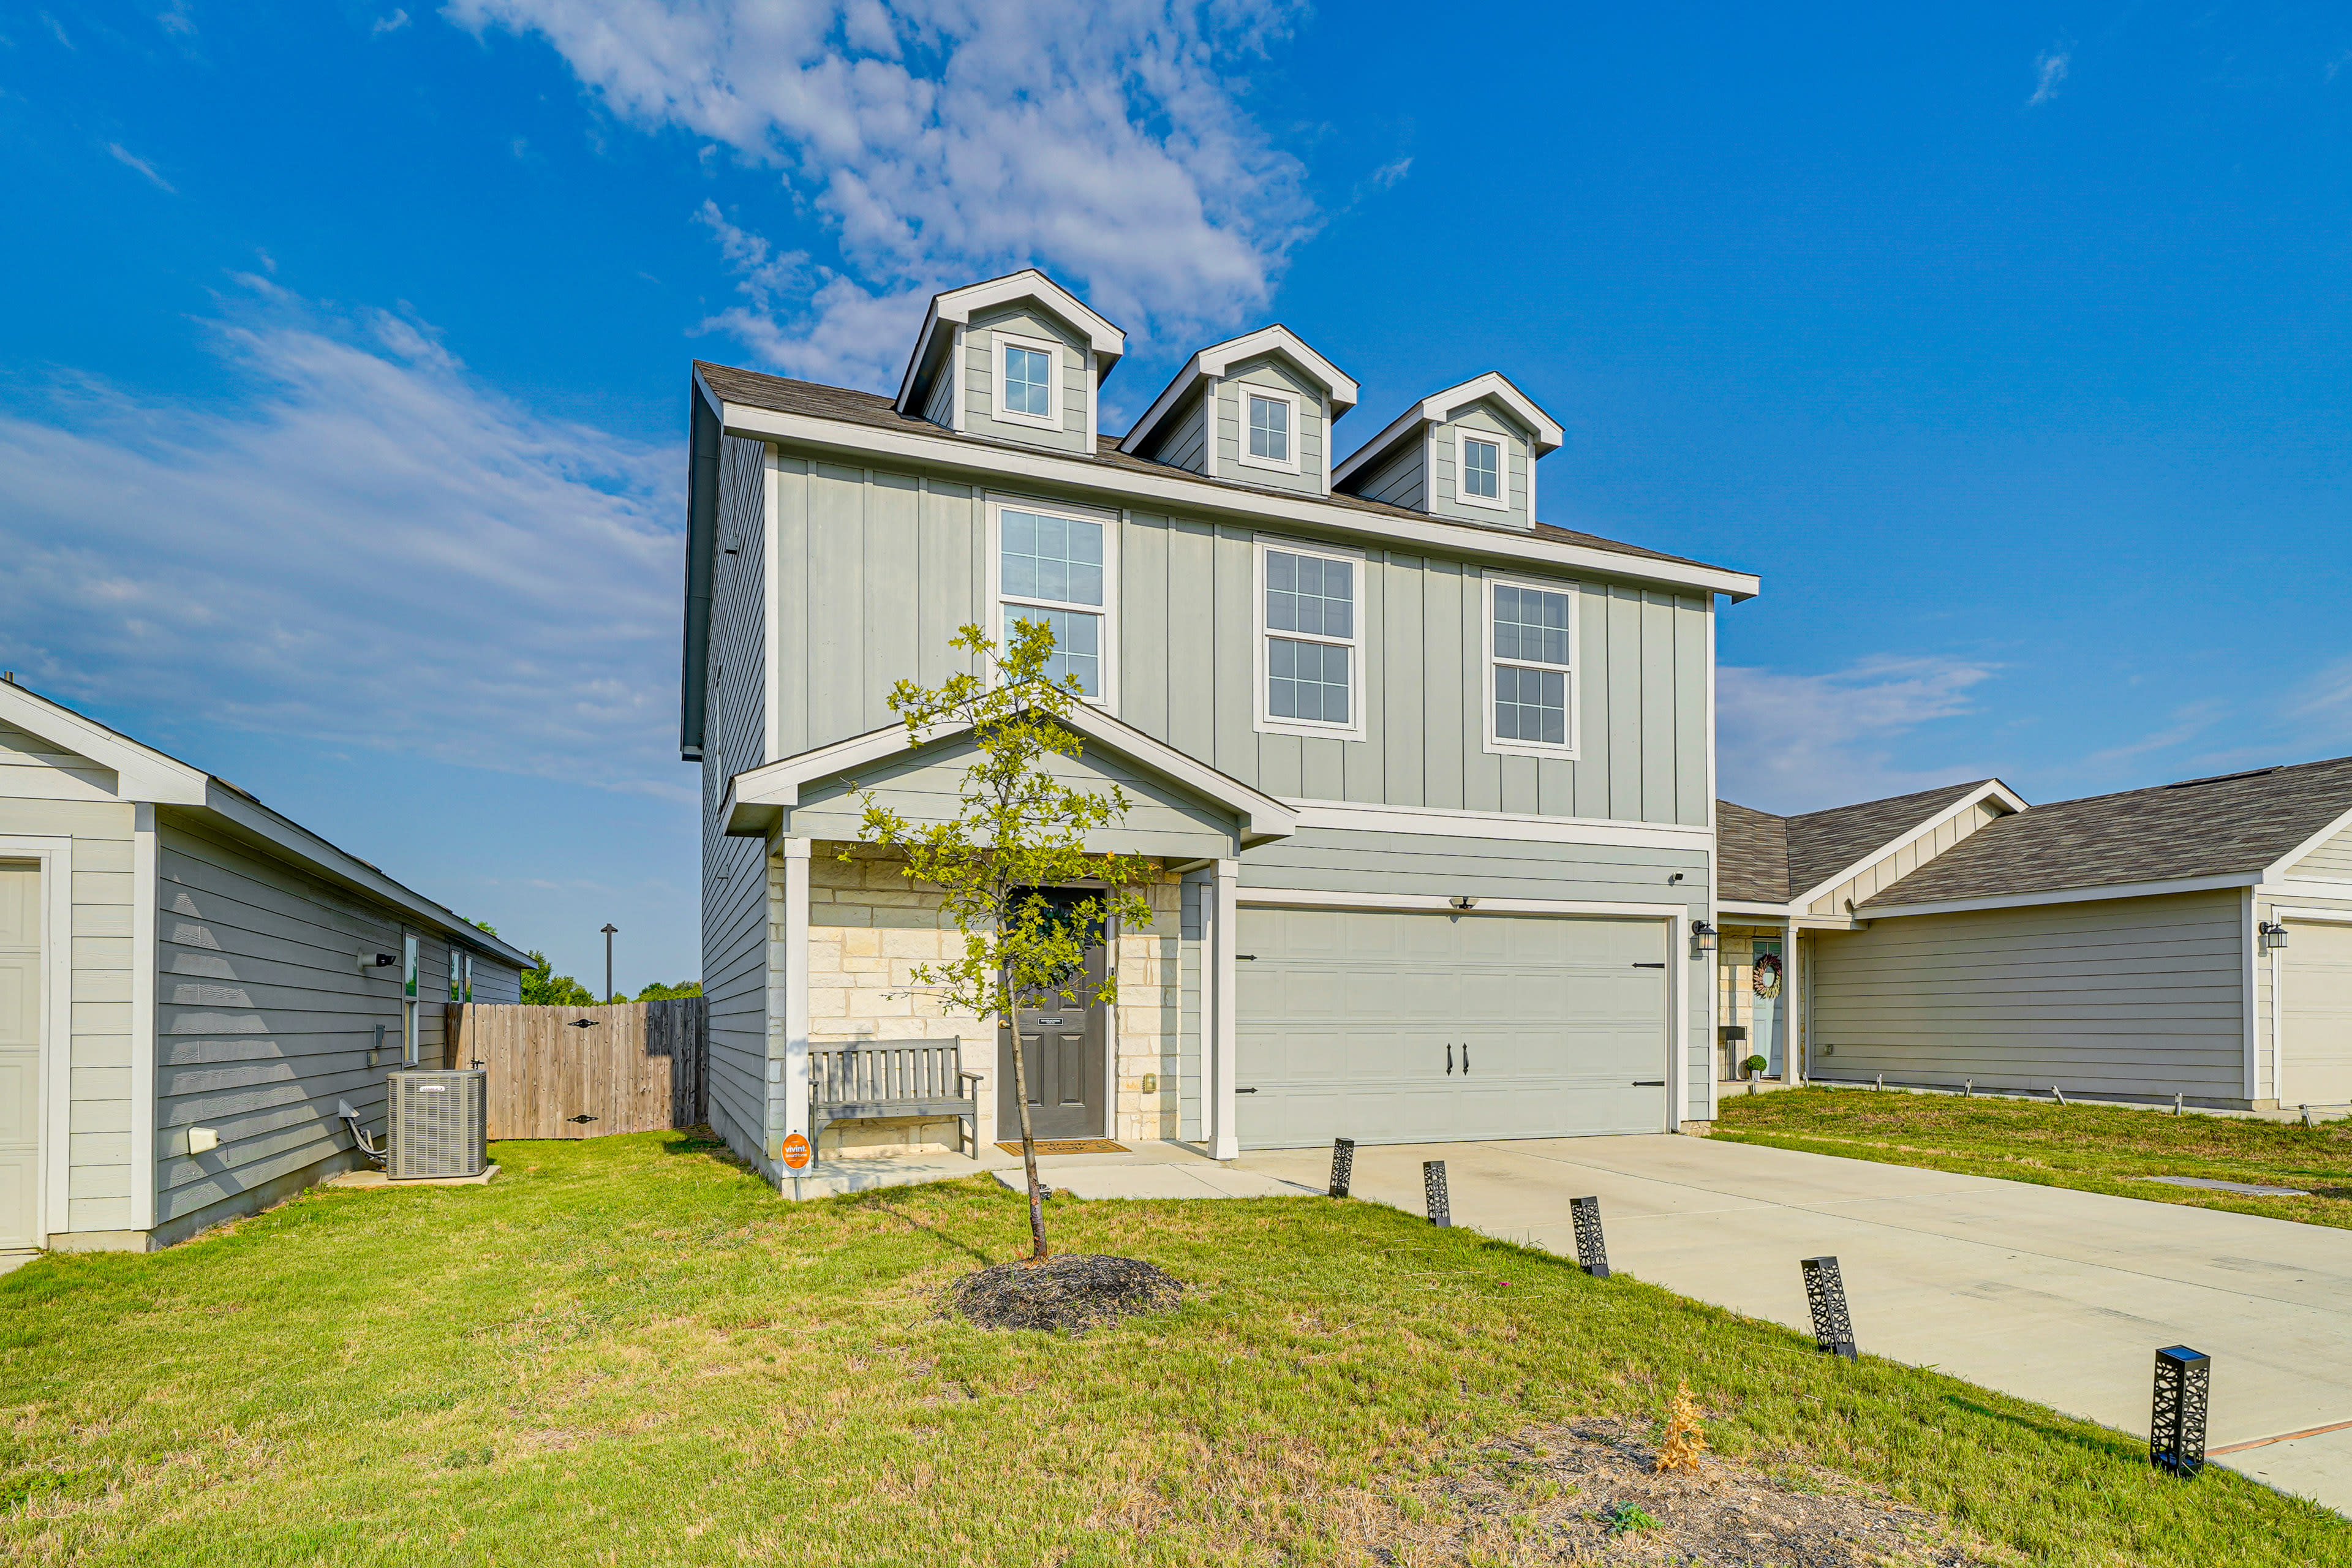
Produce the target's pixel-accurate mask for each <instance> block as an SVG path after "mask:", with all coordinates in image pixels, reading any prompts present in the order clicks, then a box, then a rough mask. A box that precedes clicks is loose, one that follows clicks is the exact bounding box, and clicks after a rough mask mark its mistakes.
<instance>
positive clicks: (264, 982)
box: [153, 818, 520, 1234]
mask: <svg viewBox="0 0 2352 1568" xmlns="http://www.w3.org/2000/svg"><path fill="white" fill-rule="evenodd" d="M156 879H157V905H156V921H155V947H156V984H155V1015H156V1025H155V1074H156V1086H155V1127H154V1130H153V1136H154V1138H155V1184H156V1200H155V1223H156V1226H157V1227H158V1229H159V1230H168V1231H169V1232H171V1233H173V1234H184V1233H185V1232H187V1231H189V1230H192V1229H197V1228H202V1227H203V1226H205V1225H206V1224H208V1223H211V1222H212V1221H213V1219H215V1217H226V1214H228V1213H235V1212H241V1210H242V1209H243V1208H246V1207H249V1206H251V1205H250V1201H249V1200H248V1201H246V1202H242V1203H241V1202H240V1200H245V1199H247V1197H248V1194H253V1193H255V1191H256V1190H257V1189H260V1188H264V1187H266V1186H268V1184H270V1183H273V1182H277V1181H279V1180H280V1179H282V1178H287V1177H290V1176H296V1175H299V1174H300V1173H305V1172H308V1171H310V1170H311V1168H313V1167H320V1168H321V1173H325V1169H324V1168H326V1167H329V1166H330V1165H331V1167H332V1168H335V1169H341V1168H345V1167H347V1166H349V1165H350V1164H351V1163H353V1160H352V1155H351V1140H350V1137H349V1135H348V1134H347V1133H346V1132H345V1131H343V1128H342V1126H341V1122H340V1121H338V1120H337V1118H336V1114H335V1109H336V1102H337V1101H338V1100H350V1101H351V1103H352V1107H353V1109H355V1110H358V1111H359V1112H360V1113H361V1115H362V1117H364V1118H365V1119H367V1120H368V1121H370V1122H371V1123H373V1125H374V1126H375V1127H376V1128H378V1129H379V1130H381V1129H382V1127H383V1113H384V1074H385V1073H387V1072H389V1071H391V1070H393V1069H394V1068H396V1067H398V1066H399V1065H400V1064H399V1059H398V1055H397V1048H398V1047H399V1046H400V1045H401V1041H402V1030H403V1010H404V1009H403V1003H404V997H403V995H402V993H401V987H400V984H399V982H398V979H397V976H398V974H399V970H398V969H397V968H396V967H394V968H388V969H382V970H376V971H374V972H373V973H366V974H362V973H360V971H359V964H358V959H359V956H360V954H362V952H366V953H371V954H373V953H375V952H391V953H395V954H397V953H398V952H400V951H401V945H402V939H403V936H404V932H405V931H415V928H414V927H413V926H404V922H403V921H402V919H401V917H400V915H399V913H398V911H396V910H389V909H384V908H381V907H378V906H375V905H373V904H371V903H369V902H367V901H365V900H361V899H359V898H357V897H355V896H354V895H352V894H350V893H347V892H344V891H342V890H341V889H336V888H334V887H331V886H330V885H329V884H327V883H325V882H323V881H321V880H320V879H317V878H315V877H313V876H311V875H310V874H309V873H307V872H305V871H303V870H301V869H299V868H296V867H293V866H291V865H289V864H287V863H285V862H282V861H278V860H277V859H274V858H268V857H264V856H261V855H259V854H257V853H254V852H252V851H250V850H248V849H246V848H243V847H238V846H236V845H234V844H231V843H228V842H226V840H223V839H218V838H215V837H209V836H207V835H205V834H204V833H203V832H201V831H198V830H197V829H195V828H194V827H193V826H190V825H187V824H184V823H179V822H174V821H172V820H170V819H168V818H167V819H166V820H164V821H163V822H162V823H160V824H159V825H158V834H157V855H156ZM416 935H417V947H418V984H417V992H418V1006H417V1024H418V1060H419V1061H420V1062H421V1063H422V1064H423V1065H425V1066H428V1067H437V1066H441V1065H444V1064H445V1063H446V1049H445V1044H444V1041H445V1028H444V1024H445V1020H446V1011H445V1009H446V1005H447V1002H448V973H449V970H448V955H449V948H448V944H447V942H446V939H445V938H444V937H442V936H440V935H439V934H437V933H436V932H433V931H416ZM474 968H475V987H476V996H477V999H478V1000H481V1001H491V1000H497V999H499V997H501V996H503V995H512V994H519V990H520V984H519V977H518V976H516V974H515V973H514V971H513V970H511V969H510V968H509V967H508V966H506V965H505V964H502V963H494V962H492V961H490V960H488V959H487V958H485V957H482V956H477V957H476V959H475V961H474ZM379 1025H381V1026H383V1031H384V1036H383V1039H384V1045H385V1047H386V1049H385V1051H384V1053H383V1056H382V1057H381V1058H378V1057H376V1056H375V1053H374V1049H373V1047H374V1043H375V1029H376V1026H379ZM199 1126H200V1127H205V1128H209V1129H211V1130H212V1131H214V1132H215V1133H216V1134H217V1135H218V1138H219V1147H217V1148H216V1149H215V1150H212V1151H210V1152H205V1153H201V1154H191V1153H189V1152H187V1130H188V1129H189V1128H190V1127H199ZM215 1209H217V1210H220V1211H222V1213H221V1214H220V1215H213V1214H208V1213H207V1212H206V1211H208V1210H215Z"/></svg>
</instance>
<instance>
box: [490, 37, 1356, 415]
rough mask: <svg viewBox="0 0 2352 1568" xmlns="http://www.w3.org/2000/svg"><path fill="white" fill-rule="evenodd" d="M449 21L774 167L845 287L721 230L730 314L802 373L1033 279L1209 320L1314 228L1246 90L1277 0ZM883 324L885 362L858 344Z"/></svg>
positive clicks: (1262, 293) (1216, 319)
mask: <svg viewBox="0 0 2352 1568" xmlns="http://www.w3.org/2000/svg"><path fill="white" fill-rule="evenodd" d="M444 14H445V15H446V16H449V17H450V18H451V19H452V20H453V21H455V22H457V24H459V25H460V26H466V27H468V28H471V29H473V30H475V31H477V32H479V31H481V30H484V29H486V28H489V27H502V28H506V29H509V30H511V31H514V32H518V33H537V34H539V35H540V36H541V37H545V38H546V39H547V40H548V41H549V42H550V43H551V45H552V46H553V47H555V48H556V49H557V50H558V51H559V52H560V53H561V54H562V56H563V57H564V58H565V59H566V60H567V61H568V62H569V63H570V64H571V66H572V69H573V71H574V72H575V73H576V74H577V75H578V76H579V78H580V79H581V80H582V81H583V83H585V84H586V85H587V86H588V87H589V88H590V89H592V90H593V92H594V93H596V94H597V96H598V97H599V98H600V99H601V100H602V101H603V102H604V104H605V105H606V106H607V107H608V108H609V109H610V110H612V111H613V112H614V114H615V115H617V116H619V117H620V118H622V119H624V120H625V121H633V122H635V123H636V124H639V125H641V126H644V127H646V128H648V129H656V128H662V127H677V128H682V129H684V130H687V131H688V132H692V133H693V134H695V135H697V136H700V137H704V138H707V139H709V141H710V142H716V143H718V144H719V145H722V146H724V147H726V148H728V149H730V150H731V151H732V152H733V153H735V154H736V155H737V156H738V157H740V158H741V159H744V160H747V161H749V162H751V163H757V164H761V165H767V166H772V167H775V168H778V169H780V170H782V172H783V174H784V176H785V179H786V181H787V183H788V184H790V185H791V186H792V187H793V192H794V194H795V195H796V196H804V197H805V199H806V200H808V201H809V202H810V203H811V204H813V205H814V210H815V211H816V212H817V213H818V214H819V215H820V216H821V217H822V218H823V219H824V221H825V222H826V223H827V224H828V225H829V226H830V227H831V229H832V231H833V233H834V234H835V237H836V238H837V241H838V244H839V247H840V250H841V254H842V257H843V259H844V261H845V266H846V268H847V275H845V274H844V273H843V272H840V271H829V270H826V269H824V268H809V267H807V266H806V265H805V262H804V261H798V262H795V266H797V267H798V268H800V270H798V271H797V272H795V273H793V274H792V275H791V276H789V277H785V276H784V275H781V274H772V273H767V274H763V273H762V270H761V269H762V268H766V267H769V266H771V265H772V263H771V262H770V261H769V259H768V258H767V257H766V255H765V250H764V242H762V245H761V250H760V252H759V254H757V255H756V256H754V255H752V254H751V250H750V247H748V246H746V245H745V244H743V243H741V241H743V240H750V239H753V238H756V236H754V235H751V234H750V233H748V232H747V231H746V230H742V229H737V230H734V231H733V232H734V234H735V235H736V236H738V237H739V239H738V240H737V241H735V242H730V239H729V236H728V234H727V233H726V232H724V231H721V232H720V239H721V243H722V245H723V246H726V247H727V253H728V255H729V256H730V261H731V263H732V264H733V265H735V266H736V267H737V268H738V270H739V278H740V280H741V282H742V284H743V289H744V294H745V303H744V304H743V305H741V306H740V307H738V308H737V310H736V311H734V312H731V313H730V314H728V315H726V316H723V317H721V318H719V320H721V321H724V322H725V323H726V324H728V325H729V326H730V327H733V328H734V329H735V330H737V331H742V332H744V333H745V334H746V336H747V338H748V339H749V340H750V341H751V342H752V343H753V346H755V347H757V348H758V349H759V350H760V351H761V353H763V354H764V355H766V356H767V357H768V358H769V359H770V361H771V362H772V363H775V364H776V365H777V366H778V367H779V368H782V369H785V370H788V371H791V372H793V374H802V375H810V376H818V377H824V378H826V379H852V380H856V381H859V382H862V383H864V384H868V385H880V384H887V382H888V381H889V380H892V379H895V376H896V373H897V370H898V364H897V360H898V356H899V355H901V354H903V353H905V345H906V333H905V332H904V331H899V329H900V328H901V327H902V326H908V325H910V322H909V321H908V301H910V300H913V301H918V302H919V300H921V299H922V298H923V297H925V296H927V295H929V293H930V292H931V291H933V290H934V289H938V288H940V287H943V286H952V285H953V284H956V283H961V282H965V281H970V280H971V279H977V278H981V277H985V276H988V275H990V274H992V273H995V272H1002V271H1008V270H1012V269H1013V268H1018V267H1022V266H1026V265H1031V264H1034V265H1037V266H1040V267H1043V268H1046V269H1047V270H1049V271H1051V272H1053V273H1054V274H1055V276H1057V277H1060V278H1062V279H1064V280H1066V281H1067V282H1069V283H1070V284H1071V285H1072V286H1073V287H1076V288H1081V289H1084V290H1085V291H1086V292H1087V296H1088V299H1089V302H1090V303H1092V304H1093V305H1094V306H1095V307H1096V308H1097V310H1102V311H1103V312H1104V313H1105V314H1107V315H1108V316H1110V317H1111V318H1112V319H1113V320H1115V321H1119V322H1120V323H1121V324H1122V325H1124V326H1126V327H1127V328H1129V330H1130V331H1135V332H1138V333H1139V334H1144V335H1147V336H1148V335H1151V334H1154V333H1160V334H1172V333H1176V332H1181V331H1191V330H1192V329H1194V328H1195V327H1197V326H1199V325H1201V324H1203V323H1216V324H1220V325H1222V324H1223V323H1226V322H1229V321H1233V320H1234V319H1236V318H1237V317H1239V316H1240V315H1241V314H1242V313H1243V312H1244V311H1245V310H1250V309H1253V308H1255V307H1256V306H1258V305H1260V304H1262V303H1263V302H1264V301H1265V300H1266V299H1267V298H1268V296H1269V294H1270V292H1271V289H1272V287H1273V284H1274V281H1275V279H1276V276H1277V275H1278V274H1279V272H1280V270H1281V268H1282V266H1283V264H1284V262H1285V260H1286V258H1287V256H1288V254H1289V252H1290V250H1291V249H1292V247H1295V246H1296V245H1297V243H1298V241H1299V240H1300V239H1302V238H1303V237H1305V236H1306V234H1307V232H1308V229H1309V224H1310V219H1311V209H1310V206H1309V204H1308V202H1307V198H1306V196H1305V195H1304V193H1303V191H1302V189H1301V184H1300V182H1301V177H1302V173H1303V172H1302V170H1301V169H1300V167H1299V165H1298V163H1297V161H1296V160H1294V159H1292V158H1290V157H1289V156H1288V155H1286V154H1285V153H1281V152H1279V151H1277V150H1276V149H1275V148H1274V147H1273V146H1272V144H1271V143H1270V142H1268V141H1267V139H1266V137H1265V134H1264V133H1263V132H1262V131H1261V130H1260V129H1259V128H1258V127H1257V126H1256V125H1255V123H1254V122H1253V121H1251V119H1250V118H1249V116H1248V115H1247V114H1246V113H1245V112H1244V110H1243V108H1242V105H1241V101H1240V99H1239V97H1238V96H1237V92H1236V84H1237V83H1242V82H1244V80H1245V76H1246V66H1247V60H1248V58H1249V57H1250V56H1251V55H1252V54H1253V53H1255V51H1258V50H1261V49H1263V48H1264V47H1265V45H1266V44H1267V43H1268V42H1269V41H1270V40H1272V39H1273V38H1275V37H1278V36H1279V35H1280V34H1281V33H1282V31H1283V29H1284V28H1285V26H1286V20H1287V16H1288V8H1287V6H1286V5H1285V4H1284V3H1283V0H1224V3H1223V4H1221V5H1216V6H1213V7H1202V6H1195V5H1185V4H1183V3H1181V0H988V3H974V0H894V3H891V4H884V3H882V0H782V3H769V4H751V3H749V0H740V3H739V0H452V3H451V4H450V5H448V6H447V7H446V11H445V13H444ZM705 221H709V218H708V216H706V219H705ZM753 227H756V225H753ZM916 308H917V309H918V310H919V303H918V304H917V306H916ZM836 318H839V320H840V321H841V322H842V323H844V324H840V325H836V324H835V323H836ZM758 320H764V321H766V322H767V323H768V329H767V331H765V333H764V334H761V333H758V332H755V331H753V329H752V326H751V323H752V322H754V321H758ZM886 326H887V328H888V329H889V330H890V331H891V332H892V333H893V334H894V335H893V337H892V340H891V341H890V342H888V343H887V352H886V349H885V347H884V345H882V344H879V343H877V342H873V341H871V340H870V338H869V337H868V336H867V333H868V332H869V331H879V330H881V329H883V328H884V327H886Z"/></svg>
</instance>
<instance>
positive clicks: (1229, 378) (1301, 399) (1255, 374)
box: [1215, 357, 1328, 496]
mask: <svg viewBox="0 0 2352 1568" xmlns="http://www.w3.org/2000/svg"><path fill="white" fill-rule="evenodd" d="M1253 386H1259V387H1265V388H1266V389H1268V390H1269V391H1275V392H1287V393H1289V394H1291V395H1293V396H1295V397H1297V400H1298V428H1297V430H1295V431H1293V432H1292V433H1291V439H1292V440H1293V441H1294V442H1295V443H1297V459H1298V472H1297V473H1295V474H1294V473H1291V472H1290V471H1289V470H1287V469H1286V468H1258V467H1255V466H1254V465H1252V464H1248V463H1244V462H1243V461H1242V453H1243V452H1244V450H1246V448H1245V447H1244V446H1243V445H1242V443H1243V442H1244V440H1246V439H1247V438H1248V435H1249V431H1248V424H1247V419H1246V416H1245V405H1244V403H1243V401H1242V400H1243V399H1244V397H1246V396H1248V395H1249V393H1248V389H1249V388H1251V387H1253ZM1216 397H1217V467H1216V470H1215V472H1216V474H1217V476H1218V477H1219V478H1220V479H1239V480H1241V481H1242V482H1243V483H1244V484H1252V485H1263V486H1265V487H1266V488H1267V489H1280V490H1292V491H1296V492H1297V493H1298V494H1301V495H1313V496H1319V495H1323V494H1325V493H1326V492H1327V489H1328V487H1327V486H1326V485H1325V484H1324V480H1323V458H1324V447H1325V442H1326V438H1327V437H1328V430H1327V428H1326V425H1325V421H1324V418H1323V389H1322V388H1320V387H1318V386H1317V385H1316V384H1314V383H1313V382H1311V381H1309V380H1307V378H1306V377H1305V376H1303V375H1300V374H1298V373H1297V371H1295V370H1293V369H1291V368H1290V366H1289V365H1287V364H1286V363H1283V362H1282V361H1281V360H1279V359H1276V358H1272V357H1260V358H1257V359H1254V360H1248V361H1245V362H1244V363H1241V364H1239V365H1236V366H1234V368H1233V369H1231V370H1230V371H1228V372H1227V373H1226V374H1225V375H1224V377H1223V379H1222V380H1220V381H1218V382H1217V383H1216Z"/></svg>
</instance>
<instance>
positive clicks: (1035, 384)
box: [996, 331, 1062, 430]
mask: <svg viewBox="0 0 2352 1568" xmlns="http://www.w3.org/2000/svg"><path fill="white" fill-rule="evenodd" d="M1054 360H1055V353H1054V345H1053V344H1052V343H1050V342H1045V341H1044V340H1043V339H1039V338H1021V337H1015V336H1013V334H1012V333H1011V332H1005V331H1000V332H998V333H997V334H996V416H997V417H998V418H1000V419H1005V420H1010V421H1012V422H1013V423H1014V424H1016V425H1038V426H1044V427H1045V428H1046V429H1048V430H1058V429H1060V428H1061V427H1062V421H1061V419H1060V417H1059V416H1058V415H1057V414H1056V413H1055V408H1054Z"/></svg>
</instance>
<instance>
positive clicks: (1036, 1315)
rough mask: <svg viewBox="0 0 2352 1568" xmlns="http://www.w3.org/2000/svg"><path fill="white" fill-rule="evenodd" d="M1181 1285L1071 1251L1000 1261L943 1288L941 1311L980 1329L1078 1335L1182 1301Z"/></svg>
mask: <svg viewBox="0 0 2352 1568" xmlns="http://www.w3.org/2000/svg"><path fill="white" fill-rule="evenodd" d="M1183 1296H1184V1283H1183V1281H1182V1280H1181V1279H1176V1278H1175V1277H1174V1276H1172V1275H1171V1274H1168V1273H1166V1272H1164V1271H1162V1270H1160V1269H1159V1268H1154V1267H1152V1266H1151V1265H1150V1264H1149V1263H1146V1262H1144V1261H1143V1260H1142V1259H1141V1258H1111V1257H1108V1256H1106V1255H1104V1254H1101V1253H1077V1254H1073V1255H1071V1256H1068V1257H1063V1258H1047V1259H1046V1260H1045V1262H1043V1263H1000V1264H997V1265H996V1266H995V1267H994V1268H983V1269H982V1270H981V1271H980V1272H979V1273H977V1274H967V1275H965V1276H964V1277H963V1278H962V1279H959V1280H957V1281H956V1282H955V1283H954V1284H953V1285H951V1286H950V1287H949V1288H948V1300H947V1305H948V1310H950V1311H952V1312H953V1313H955V1314H956V1315H957V1316H958V1317H960V1318H962V1319H963V1320H964V1321H967V1322H970V1323H975V1324H977V1325H979V1326H980V1327H981V1328H983V1329H1045V1330H1046V1331H1050V1332H1055V1333H1066V1334H1082V1333H1084V1332H1086V1331H1087V1330H1088V1329H1092V1328H1099V1327H1101V1326H1102V1325H1104V1324H1106V1323H1115V1322H1118V1321H1120V1320H1121V1319H1124V1318H1134V1317H1140V1316H1142V1315H1144V1314H1145V1313H1148V1312H1165V1311H1168V1310H1171V1309H1172V1308H1174V1307H1175V1306H1176V1304H1177V1303H1178V1302H1179V1301H1181V1300H1183Z"/></svg>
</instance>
